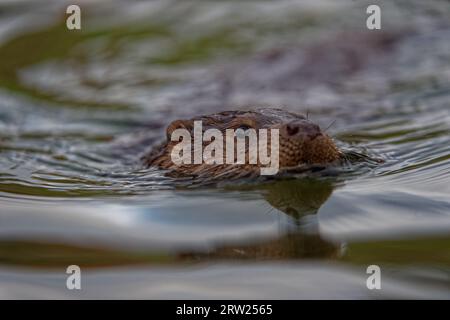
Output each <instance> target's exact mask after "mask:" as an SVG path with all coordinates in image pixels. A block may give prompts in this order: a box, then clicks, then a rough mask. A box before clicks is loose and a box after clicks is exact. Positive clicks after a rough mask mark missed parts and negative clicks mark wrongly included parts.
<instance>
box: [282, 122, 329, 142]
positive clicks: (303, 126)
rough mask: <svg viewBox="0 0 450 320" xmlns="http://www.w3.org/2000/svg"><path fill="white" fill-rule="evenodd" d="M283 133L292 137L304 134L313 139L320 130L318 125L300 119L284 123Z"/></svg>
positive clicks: (318, 134) (319, 133)
mask: <svg viewBox="0 0 450 320" xmlns="http://www.w3.org/2000/svg"><path fill="white" fill-rule="evenodd" d="M285 134H286V136H287V137H288V138H294V137H296V136H298V137H300V136H306V137H308V138H309V139H311V140H313V139H315V138H316V137H318V136H320V135H321V134H322V132H321V131H320V127H319V126H318V125H316V124H314V123H311V122H309V121H305V120H301V121H293V122H290V123H288V124H286V126H285Z"/></svg>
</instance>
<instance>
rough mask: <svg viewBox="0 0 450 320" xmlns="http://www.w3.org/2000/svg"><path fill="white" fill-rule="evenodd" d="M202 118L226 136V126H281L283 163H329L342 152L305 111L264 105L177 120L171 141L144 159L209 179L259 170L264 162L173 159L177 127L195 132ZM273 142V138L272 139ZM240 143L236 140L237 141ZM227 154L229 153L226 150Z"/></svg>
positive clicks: (205, 126) (285, 165)
mask: <svg viewBox="0 0 450 320" xmlns="http://www.w3.org/2000/svg"><path fill="white" fill-rule="evenodd" d="M198 120H201V121H202V126H203V130H206V129H211V128H214V129H218V130H220V131H221V132H222V133H223V134H224V136H225V130H226V129H234V130H236V129H239V128H241V129H243V130H247V129H250V128H252V129H256V130H258V129H279V132H280V136H279V167H280V168H281V169H286V168H292V167H297V166H299V165H303V164H326V163H331V162H334V161H336V160H338V159H339V158H340V156H341V153H340V151H339V150H338V149H337V147H336V146H335V144H334V143H333V141H332V140H331V138H330V137H329V136H328V135H326V134H325V133H324V132H323V131H322V130H320V128H319V126H317V125H316V124H314V123H312V122H310V121H309V120H308V119H306V118H305V117H304V116H302V115H298V114H295V113H292V112H288V111H285V110H281V109H260V110H257V111H225V112H220V113H217V114H212V115H207V116H200V117H197V118H193V119H190V120H177V121H174V122H172V123H171V124H170V125H169V126H168V128H167V141H166V142H165V143H163V144H162V145H161V146H160V147H159V148H157V149H156V150H154V151H153V152H152V153H151V154H149V155H147V156H146V157H145V159H144V161H145V163H146V164H147V165H149V166H157V167H159V168H162V169H169V170H171V171H172V173H174V174H175V175H176V176H194V177H195V176H201V177H205V178H209V179H216V178H217V179H225V178H237V177H239V178H243V177H250V176H254V175H255V174H258V173H259V172H260V171H259V169H260V167H261V165H260V164H259V163H258V164H248V163H249V161H248V158H249V155H248V148H246V164H245V165H244V164H243V165H233V164H205V163H203V164H182V165H176V164H174V163H173V161H172V159H171V151H172V148H173V147H174V146H175V145H176V144H178V143H179V142H178V141H171V139H170V138H171V134H172V132H173V131H174V130H175V129H180V128H182V129H187V130H188V131H191V137H192V136H193V132H192V130H193V124H194V121H198ZM269 143H270V142H269ZM235 145H236V144H235ZM224 156H225V153H224Z"/></svg>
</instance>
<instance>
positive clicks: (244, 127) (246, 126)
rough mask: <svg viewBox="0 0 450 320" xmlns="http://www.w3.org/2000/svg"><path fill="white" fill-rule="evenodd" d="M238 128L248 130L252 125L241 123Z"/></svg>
mask: <svg viewBox="0 0 450 320" xmlns="http://www.w3.org/2000/svg"><path fill="white" fill-rule="evenodd" d="M236 129H241V130H244V131H246V130H248V129H251V128H250V126H248V125H246V124H241V125H240V126H239V127H237V128H236Z"/></svg>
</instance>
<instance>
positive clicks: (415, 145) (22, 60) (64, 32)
mask: <svg viewBox="0 0 450 320" xmlns="http://www.w3.org/2000/svg"><path fill="white" fill-rule="evenodd" d="M75 3H76V4H78V5H79V6H80V8H81V30H68V29H67V27H66V19H67V17H68V16H69V15H68V14H66V8H67V6H68V5H69V4H75ZM370 4H377V5H379V6H380V8H381V30H368V29H367V27H366V19H367V17H368V14H367V13H366V8H367V7H368V6H369V5H370ZM449 39H450V5H449V2H448V1H445V0H442V1H439V0H434V1H420V0H413V1H401V0H397V1H375V0H374V1H331V0H328V1H325V0H320V1H300V0H290V1H256V0H253V1H250V0H247V1H218V0H217V1H191V0H183V1H169V0H165V1H79V2H73V1H71V2H67V3H65V2H64V1H56V0H55V1H47V0H42V1H32V0H29V1H26V0H25V1H24V0H21V1H1V2H0V298H2V299H11V298H178V299H189V298H190V299H192V298H233V299H236V298H248V299H258V298H272V299H282V298H290V299H300V298H307V299H308V298H333V299H334V298H340V299H354V298H364V299H366V298H440V299H445V298H446V299H448V298H450V249H449V248H450V198H449V195H450V40H449ZM262 106H272V107H280V108H285V109H286V110H292V111H296V112H299V113H306V112H308V113H309V118H310V119H311V120H312V121H314V122H315V123H318V124H319V125H321V127H322V128H325V127H327V126H328V125H330V124H331V123H333V125H332V126H331V127H330V128H329V129H328V131H327V132H328V133H329V134H330V135H332V136H333V137H334V138H335V140H336V143H337V144H338V145H339V146H340V147H341V148H342V149H343V150H344V151H345V152H346V153H347V154H348V155H349V156H351V155H355V154H358V155H359V157H360V160H359V161H358V162H356V163H352V164H348V165H346V166H343V167H341V168H334V169H333V170H327V171H325V172H320V173H306V174H297V175H293V176H292V177H290V178H289V179H279V180H276V181H261V182H259V183H253V184H252V183H249V184H245V183H244V184H240V185H229V184H226V183H225V184H219V185H213V186H192V181H183V182H179V181H174V180H171V179H170V178H167V177H165V176H164V175H163V173H161V172H160V171H158V170H155V169H152V168H149V169H147V168H143V167H142V165H141V163H140V162H139V158H140V156H141V155H142V153H143V152H145V151H147V150H149V149H150V148H151V146H152V145H153V144H154V143H157V142H159V141H160V140H161V139H163V138H164V128H165V126H166V125H167V124H168V123H169V122H170V121H171V120H174V119H180V118H185V117H192V116H195V115H199V114H204V113H213V112H218V111H224V110H230V109H233V110H234V109H248V108H250V107H252V108H253V107H262ZM374 158H377V159H383V160H384V163H376V161H373V160H372V159H374ZM72 264H75V265H79V266H80V267H81V270H82V279H81V283H82V290H73V291H70V290H67V289H66V278H67V274H66V273H65V272H66V268H67V266H68V265H72ZM373 264H375V265H379V266H380V268H381V272H382V284H381V285H382V289H381V290H368V289H367V287H366V279H367V277H368V275H367V274H366V268H367V267H368V266H369V265H373Z"/></svg>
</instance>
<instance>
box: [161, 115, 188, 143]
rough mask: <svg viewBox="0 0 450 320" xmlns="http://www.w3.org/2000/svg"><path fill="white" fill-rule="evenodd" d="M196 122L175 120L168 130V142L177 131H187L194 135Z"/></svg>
mask: <svg viewBox="0 0 450 320" xmlns="http://www.w3.org/2000/svg"><path fill="white" fill-rule="evenodd" d="M193 127H194V122H193V121H192V120H175V121H173V122H172V123H171V124H169V126H168V127H167V129H166V136H167V140H170V136H171V135H172V132H173V131H174V130H176V129H186V130H188V131H189V132H191V133H192V128H193Z"/></svg>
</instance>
